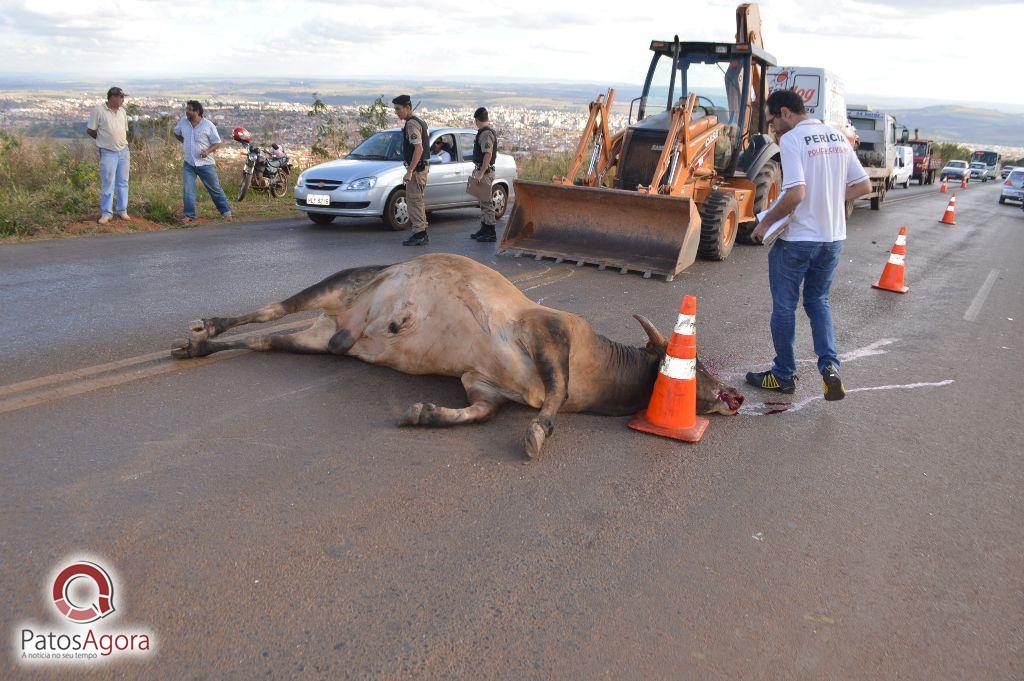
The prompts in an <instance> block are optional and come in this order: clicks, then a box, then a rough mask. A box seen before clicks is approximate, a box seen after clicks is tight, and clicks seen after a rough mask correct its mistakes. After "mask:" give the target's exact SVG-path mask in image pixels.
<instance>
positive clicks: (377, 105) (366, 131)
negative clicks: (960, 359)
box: [359, 95, 390, 139]
mask: <svg viewBox="0 0 1024 681" xmlns="http://www.w3.org/2000/svg"><path fill="white" fill-rule="evenodd" d="M389 113H390V110H389V109H388V105H387V104H385V103H384V95H380V96H378V97H377V99H375V100H374V102H373V104H371V105H370V106H361V107H359V137H360V138H362V139H366V138H367V137H369V136H370V135H372V134H373V133H375V132H379V131H381V130H383V129H384V128H386V127H388V114H389Z"/></svg>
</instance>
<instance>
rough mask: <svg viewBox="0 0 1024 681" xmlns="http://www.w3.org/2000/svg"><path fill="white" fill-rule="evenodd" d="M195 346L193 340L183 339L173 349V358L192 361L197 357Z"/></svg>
mask: <svg viewBox="0 0 1024 681" xmlns="http://www.w3.org/2000/svg"><path fill="white" fill-rule="evenodd" d="M195 349H196V347H195V344H194V343H193V342H192V339H191V338H182V339H181V340H179V341H177V342H176V343H175V344H174V347H173V348H171V357H173V358H174V359H190V358H192V357H195V354H193V353H194V352H195Z"/></svg>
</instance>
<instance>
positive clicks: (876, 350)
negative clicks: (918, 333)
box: [715, 338, 900, 378]
mask: <svg viewBox="0 0 1024 681" xmlns="http://www.w3.org/2000/svg"><path fill="white" fill-rule="evenodd" d="M899 340H900V339H899V338H880V339H878V340H876V341H875V342H874V343H871V344H869V345H865V346H864V347H862V348H856V349H855V350H850V351H849V352H844V353H842V354H841V355H839V361H840V362H852V361H853V360H855V359H863V358H864V357H872V356H874V355H884V354H887V353H888V352H889V351H888V350H883V349H882V348H884V347H885V346H887V345H892V344H893V343H898V342H899ZM817 363H818V360H817V358H811V359H798V360H797V364H817ZM771 368H772V364H771V362H768V363H763V364H756V365H753V366H752V367H751V366H745V367H742V368H741V369H739V370H735V369H730V370H728V371H719V372H715V374H716V375H717V376H719V377H721V378H740V377H743V376H746V375H747V372H748V371H758V370H761V369H771Z"/></svg>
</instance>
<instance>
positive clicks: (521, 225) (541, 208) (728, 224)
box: [498, 4, 781, 281]
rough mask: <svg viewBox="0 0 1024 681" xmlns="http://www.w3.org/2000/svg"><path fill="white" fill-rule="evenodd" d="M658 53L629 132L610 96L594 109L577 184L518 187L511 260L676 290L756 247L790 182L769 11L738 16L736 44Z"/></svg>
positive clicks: (572, 172)
mask: <svg viewBox="0 0 1024 681" xmlns="http://www.w3.org/2000/svg"><path fill="white" fill-rule="evenodd" d="M651 51H652V52H653V53H654V56H653V57H652V59H651V65H650V68H649V69H648V71H647V78H646V80H645V81H644V89H643V94H642V95H641V96H640V97H637V98H636V99H635V100H633V102H631V103H630V108H629V124H628V125H627V127H626V128H625V129H624V130H620V131H618V132H613V131H612V129H611V126H610V113H611V108H612V105H613V103H614V99H615V91H614V90H609V91H608V93H607V95H599V96H598V98H597V100H596V101H594V102H592V103H591V104H590V118H589V120H588V122H587V125H586V127H585V129H584V131H583V135H582V138H581V139H580V143H579V146H578V147H577V149H576V155H575V158H574V160H573V163H572V164H571V166H570V168H569V172H568V173H567V174H566V176H565V177H555V178H552V182H551V183H550V184H549V183H541V182H527V181H519V180H517V181H516V182H515V195H516V202H515V206H514V208H513V210H512V214H511V216H510V217H509V220H508V224H507V226H506V228H505V233H504V236H503V237H502V239H501V243H500V244H499V247H498V250H499V252H505V253H509V254H512V255H514V256H521V255H532V256H535V257H536V258H537V259H538V260H539V259H541V258H546V257H547V258H555V259H556V260H558V261H562V260H568V261H575V262H576V263H577V264H579V265H582V264H584V263H591V264H596V265H598V266H600V267H601V268H602V269H604V268H606V267H612V268H617V269H619V270H620V271H621V272H622V273H626V272H629V271H635V272H640V273H643V275H644V277H647V278H649V277H650V276H651V275H653V274H657V275H662V276H664V277H665V278H666V279H667V280H668V281H672V279H673V277H674V276H675V275H676V274H678V273H679V272H680V271H682V270H683V269H684V268H686V267H688V266H689V265H690V264H692V263H693V261H694V259H695V258H696V256H698V255H699V256H701V257H702V258H706V259H709V260H724V259H725V258H726V257H728V255H729V253H730V252H731V251H732V247H733V244H734V243H735V242H736V241H737V240H739V241H741V242H746V243H750V242H751V240H750V233H751V231H753V228H754V227H755V226H756V224H757V218H756V214H757V213H758V212H760V211H762V210H764V209H765V207H766V206H767V205H768V204H769V202H771V201H773V200H774V199H775V197H776V196H777V195H778V192H779V184H780V181H781V177H780V176H781V173H780V169H779V164H778V157H779V149H778V146H777V145H776V144H775V141H774V139H773V138H772V137H771V136H770V135H769V134H768V130H767V123H766V120H765V116H764V101H765V96H766V92H767V89H766V83H765V78H766V71H767V67H768V66H774V65H775V58H774V57H772V56H771V55H770V54H768V53H767V52H765V51H764V49H763V46H762V41H761V19H760V15H759V12H758V9H757V5H754V4H742V5H740V6H739V7H738V8H737V10H736V42H735V43H706V42H679V37H678V36H676V38H675V39H674V40H672V41H661V40H655V41H653V42H652V43H651ZM637 103H639V106H638V107H637V115H636V122H635V123H634V122H633V105H634V104H637ZM588 152H589V159H590V160H589V164H588V166H587V169H586V172H585V173H581V172H580V171H581V169H582V168H583V162H584V160H585V159H586V158H587V155H588Z"/></svg>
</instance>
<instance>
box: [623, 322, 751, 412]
mask: <svg viewBox="0 0 1024 681" xmlns="http://www.w3.org/2000/svg"><path fill="white" fill-rule="evenodd" d="M633 318H634V319H636V320H637V321H638V322H640V326H642V327H643V328H644V331H645V332H647V338H648V341H647V346H646V347H645V348H644V350H646V351H647V352H650V353H654V354H656V355H657V356H658V359H659V361H660V360H661V359H662V358H664V357H665V350H666V348H668V340H667V339H666V338H665V337H664V336H662V335H661V333H660V332H659V331H658V329H657V327H655V326H654V324H652V323H651V321H650V320H649V319H647V318H646V317H644V316H643V315H638V314H635V315H633ZM742 404H743V393H741V392H740V391H739V390H737V389H736V388H733V387H732V386H730V385H726V384H725V383H722V382H721V381H719V380H718V379H717V378H715V377H714V376H712V375H711V373H710V372H708V370H707V369H705V368H704V365H703V364H702V363H701V361H700V358H699V357H698V358H697V413H698V414H725V415H730V414H735V413H736V412H737V411H739V408H740V405H742Z"/></svg>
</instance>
